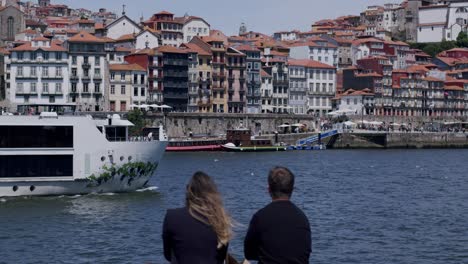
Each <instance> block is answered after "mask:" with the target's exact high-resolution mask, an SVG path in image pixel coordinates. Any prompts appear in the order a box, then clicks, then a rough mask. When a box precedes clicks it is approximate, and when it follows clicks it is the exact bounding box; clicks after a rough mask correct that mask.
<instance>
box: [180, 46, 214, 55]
mask: <svg viewBox="0 0 468 264" xmlns="http://www.w3.org/2000/svg"><path fill="white" fill-rule="evenodd" d="M182 45H183V46H185V47H187V48H188V49H190V50H191V51H193V52H196V53H198V55H201V56H211V55H212V53H211V51H210V52H208V51H206V50H204V49H202V48H201V47H199V46H198V45H196V44H194V43H184V44H182Z"/></svg>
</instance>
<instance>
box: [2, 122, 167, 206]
mask: <svg viewBox="0 0 468 264" xmlns="http://www.w3.org/2000/svg"><path fill="white" fill-rule="evenodd" d="M130 126H133V124H132V123H131V122H129V121H127V120H123V119H121V118H120V116H119V115H113V116H112V117H110V118H108V119H104V120H99V119H97V120H95V119H92V117H90V116H57V114H56V113H42V114H41V115H40V116H5V115H4V116H0V197H2V196H22V195H73V194H86V193H94V192H96V193H101V192H129V191H134V190H136V189H139V188H142V187H143V186H145V185H146V184H147V183H148V181H149V179H150V178H151V176H152V175H153V174H154V172H155V170H156V168H157V166H158V164H159V161H160V160H161V158H162V156H163V154H164V151H165V149H166V146H167V143H168V142H167V136H166V134H165V133H164V131H163V128H162V126H160V127H159V129H156V131H157V132H156V131H155V132H153V133H149V134H148V135H147V136H145V137H136V138H130V137H129V136H128V128H129V127H130Z"/></svg>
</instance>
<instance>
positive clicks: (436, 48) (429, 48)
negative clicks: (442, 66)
mask: <svg viewBox="0 0 468 264" xmlns="http://www.w3.org/2000/svg"><path fill="white" fill-rule="evenodd" d="M423 51H424V52H426V53H427V54H429V55H431V57H434V56H435V55H437V54H439V53H440V52H442V49H441V48H440V44H434V43H429V44H427V45H426V46H425V47H424V48H423Z"/></svg>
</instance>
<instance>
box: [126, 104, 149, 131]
mask: <svg viewBox="0 0 468 264" xmlns="http://www.w3.org/2000/svg"><path fill="white" fill-rule="evenodd" d="M128 121H130V122H132V123H133V125H134V126H132V127H130V129H129V133H130V136H139V135H140V132H141V130H142V129H143V128H144V127H145V125H146V121H145V118H144V116H143V112H141V111H140V109H135V110H131V111H129V112H128Z"/></svg>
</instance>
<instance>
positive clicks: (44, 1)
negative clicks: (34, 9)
mask: <svg viewBox="0 0 468 264" xmlns="http://www.w3.org/2000/svg"><path fill="white" fill-rule="evenodd" d="M49 5H50V0H39V6H40V7H46V6H49Z"/></svg>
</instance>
